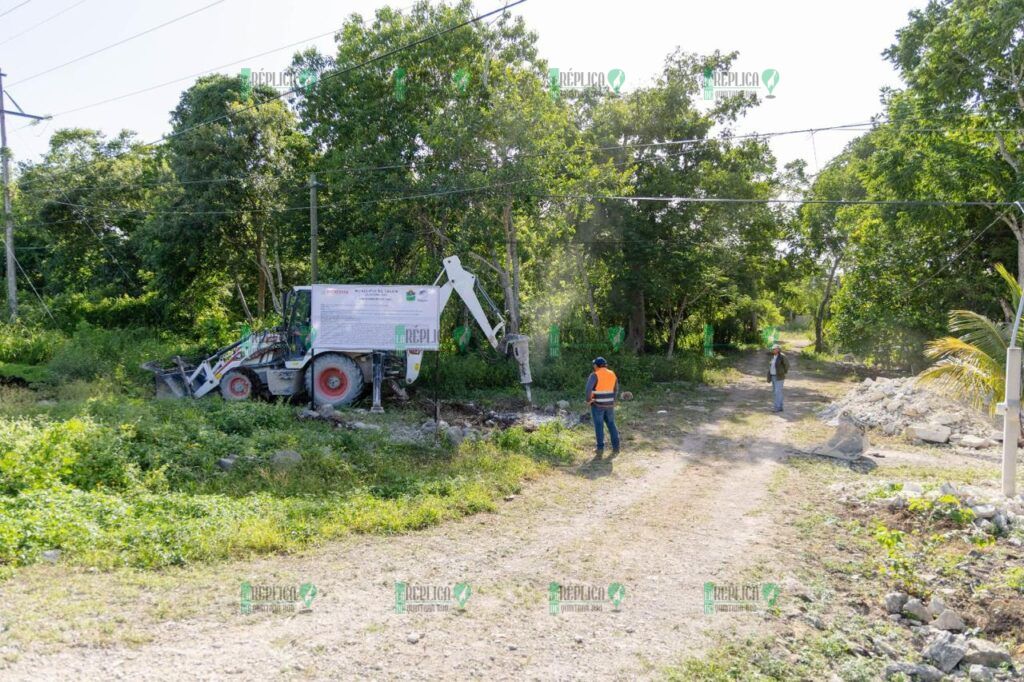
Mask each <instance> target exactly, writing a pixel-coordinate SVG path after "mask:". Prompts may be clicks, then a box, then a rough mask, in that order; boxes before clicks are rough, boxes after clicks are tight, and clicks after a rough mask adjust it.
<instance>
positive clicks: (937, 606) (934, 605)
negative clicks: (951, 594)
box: [928, 597, 946, 618]
mask: <svg viewBox="0 0 1024 682" xmlns="http://www.w3.org/2000/svg"><path fill="white" fill-rule="evenodd" d="M945 610H946V602H944V601H942V597H932V600H931V601H930V602H928V611H930V612H931V614H932V618H936V617H938V615H939V614H940V613H942V612H943V611H945Z"/></svg>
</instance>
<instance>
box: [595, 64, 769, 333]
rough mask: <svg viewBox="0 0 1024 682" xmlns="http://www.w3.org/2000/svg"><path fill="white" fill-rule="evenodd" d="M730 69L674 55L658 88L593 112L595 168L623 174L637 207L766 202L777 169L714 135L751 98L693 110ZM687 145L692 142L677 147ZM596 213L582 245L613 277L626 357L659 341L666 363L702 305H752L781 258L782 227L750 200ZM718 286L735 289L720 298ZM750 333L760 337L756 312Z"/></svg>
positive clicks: (756, 145)
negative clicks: (708, 78)
mask: <svg viewBox="0 0 1024 682" xmlns="http://www.w3.org/2000/svg"><path fill="white" fill-rule="evenodd" d="M734 59H735V54H730V55H722V54H719V53H715V54H713V55H710V56H707V57H702V56H699V55H694V54H688V53H684V52H682V51H676V52H675V53H673V54H672V55H670V56H669V57H668V58H667V59H666V62H665V67H664V70H663V72H662V74H661V76H660V78H659V79H658V81H657V83H656V84H655V85H654V86H652V87H649V88H641V89H638V90H636V91H634V92H632V93H630V94H629V95H628V96H627V97H625V98H623V99H622V100H617V99H612V100H608V101H607V102H605V103H602V104H601V105H599V106H598V107H596V108H595V109H594V111H593V113H592V114H591V119H592V120H591V121H590V122H589V123H588V126H589V128H590V132H591V137H592V138H593V139H594V140H595V144H596V146H598V147H601V148H606V149H607V150H608V151H606V152H603V155H602V156H601V157H599V158H602V159H603V160H607V161H611V162H612V163H614V164H615V165H616V166H617V167H621V168H626V169H628V170H629V171H630V173H631V177H630V179H631V185H632V191H633V193H635V194H636V195H637V196H644V197H647V196H683V197H696V196H711V197H721V196H725V197H735V198H746V199H754V200H757V199H767V198H769V197H770V196H772V194H773V192H774V188H775V182H776V178H775V174H774V171H775V162H774V159H773V158H772V157H771V154H770V152H769V151H768V149H767V147H766V145H764V144H763V143H761V142H757V141H754V140H746V141H744V142H742V143H734V142H733V141H730V139H729V135H728V131H726V132H725V133H724V134H723V135H722V137H721V138H715V137H712V136H711V130H712V128H713V127H714V126H715V125H716V124H722V125H726V124H728V123H729V122H731V121H734V120H735V119H736V118H737V117H738V116H739V115H740V114H741V113H742V112H743V111H744V110H745V109H747V108H749V107H750V106H752V105H753V104H754V103H755V100H754V98H753V97H751V96H748V95H740V96H736V97H731V98H727V99H725V100H722V101H721V102H719V103H717V104H716V105H715V106H714V107H712V108H711V109H710V110H708V111H702V110H699V109H698V108H697V106H696V105H695V102H694V100H696V98H697V96H698V94H699V93H700V92H701V84H702V80H701V76H702V74H703V73H704V70H705V69H714V70H717V69H723V70H727V69H728V68H729V66H730V65H731V63H732V61H733V60H734ZM690 139H692V140H695V142H693V143H683V144H673V143H675V142H676V141H679V140H690ZM665 143H668V144H665ZM596 211H597V212H596V215H595V216H594V218H593V219H592V220H591V221H590V222H589V224H588V225H587V234H585V235H584V239H585V243H587V244H588V245H589V251H590V255H591V257H592V258H593V259H595V260H600V261H603V262H604V263H606V264H607V266H608V270H609V272H610V276H611V279H612V282H611V286H610V288H609V299H610V300H609V301H608V305H609V306H610V308H611V310H612V311H613V312H614V313H615V314H616V316H617V317H619V319H624V320H625V321H626V327H627V336H626V346H627V348H629V349H630V350H633V351H635V352H643V351H644V349H645V348H646V346H647V344H648V342H649V341H657V342H658V343H659V344H667V345H668V350H667V352H668V353H671V352H672V347H674V345H675V342H676V339H677V335H678V330H679V326H680V324H682V322H683V320H685V319H686V317H687V316H688V315H689V314H691V313H692V312H694V311H695V310H696V309H697V307H696V306H697V305H698V304H704V303H709V302H712V301H718V300H720V299H721V297H722V295H723V294H726V293H728V292H729V291H731V292H732V293H733V295H738V292H740V291H742V292H743V293H745V294H748V295H750V296H752V297H753V298H754V299H756V298H758V297H759V296H760V291H759V287H760V286H761V284H762V283H763V277H764V274H765V271H766V270H765V268H766V267H767V266H766V263H770V262H771V261H773V260H774V259H775V256H776V250H775V239H776V238H777V237H778V236H779V226H780V224H779V220H778V217H779V216H778V215H777V214H775V213H773V212H772V210H771V209H769V208H768V207H766V206H765V205H764V204H761V203H757V202H756V201H755V202H753V203H749V204H729V205H723V204H707V203H700V202H660V201H610V202H601V203H599V204H598V206H597V209H596ZM725 276H727V277H728V279H729V281H731V282H734V283H736V284H737V288H735V289H732V290H729V289H728V288H723V287H722V286H721V284H722V281H723V277H725ZM652 320H653V321H654V323H655V324H654V329H653V330H652V329H651V326H652V325H651V324H650V323H651V321H652ZM747 324H750V325H753V326H755V327H756V324H757V322H756V320H755V319H754V315H753V313H751V316H750V318H749V319H748V320H747ZM652 331H653V333H650V332H652Z"/></svg>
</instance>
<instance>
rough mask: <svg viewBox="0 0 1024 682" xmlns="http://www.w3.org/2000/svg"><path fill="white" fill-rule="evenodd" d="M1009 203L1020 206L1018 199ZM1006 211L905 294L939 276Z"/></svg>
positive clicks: (1003, 215) (1001, 214)
mask: <svg viewBox="0 0 1024 682" xmlns="http://www.w3.org/2000/svg"><path fill="white" fill-rule="evenodd" d="M1011 205H1016V206H1020V202H1019V201H1015V202H1012V204H1011ZM1007 213H1008V211H1003V212H1002V213H1000V214H999V215H997V216H996V218H995V220H993V221H992V222H990V223H989V224H988V225H986V226H985V227H984V228H982V230H981V231H980V232H978V233H976V234H975V235H974V237H972V238H971V240H970V241H969V242H967V243H966V244H965V245H964V248H962V249H960V250H959V251H957V252H956V253H955V254H953V257H952V258H951V259H950V260H948V261H946V262H945V263H944V264H943V265H942V267H940V268H939V269H938V270H936V271H935V272H934V273H933V274H932V276H931V277H929V278H928V279H926V280H924V281H923V282H919V283H918V284H916V285H914V286H913V287H911V288H910V289H909V290H908V291H907V293H906V295H907V296H909V295H910V294H912V293H914V292H915V291H917V290H918V289H920V288H921V287H923V286H924V285H925V284H928V282H931V281H932V280H933V279H935V278H936V277H938V276H939V275H940V274H941V273H942V271H943V270H945V269H946V268H948V267H949V266H950V265H952V264H953V263H955V262H956V260H957V259H958V258H960V256H961V255H963V253H964V251H966V250H967V249H968V248H970V246H971V244H973V243H974V242H976V241H978V240H979V239H980V238H981V235H983V234H985V233H986V232H988V231H989V230H990V229H992V227H993V226H994V225H995V224H996V223H998V222H999V221H1000V220H1002V219H1003V218H1004V217H1005V216H1006V214H1007Z"/></svg>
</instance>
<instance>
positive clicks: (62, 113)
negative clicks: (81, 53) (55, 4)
mask: <svg viewBox="0 0 1024 682" xmlns="http://www.w3.org/2000/svg"><path fill="white" fill-rule="evenodd" d="M83 1H84V0H83ZM341 28H343V27H340V28H337V29H334V30H332V31H327V32H326V33H320V34H318V35H315V36H311V37H309V38H304V39H303V40H297V41H295V42H294V43H289V44H288V45H282V46H280V47H275V48H273V49H271V50H267V51H266V52H260V53H259V54H254V55H250V56H248V57H242V58H241V59H236V60H235V61H233V62H228V63H227V64H221V65H220V66H215V67H213V68H212V69H205V70H203V71H197V72H196V73H192V74H189V75H188V76H182V77H181V78H175V79H174V80H169V81H164V82H163V83H159V84H157V85H151V86H149V87H147V88H142V89H140V90H133V91H132V92H127V93H125V94H123V95H117V96H115V97H109V98H107V99H104V100H100V101H98V102H93V103H91V104H83V105H82V106H80V107H75V108H74V109H66V110H64V111H59V112H57V113H56V114H53V115H51V116H50V118H57V117H58V116H65V115H67V114H73V113H76V112H79V111H85V110H86V109H92V108H93V107H98V106H101V105H103V104H110V103H111V102H117V101H119V100H122V99H127V98H128V97H134V96H135V95H141V94H142V93H144V92H150V91H152V90H159V89H160V88H164V87H167V86H168V85H174V84H175V83H180V82H182V81H187V80H189V79H192V78H196V77H198V76H205V75H206V74H208V73H213V72H215V71H219V70H220V69H226V68H227V67H229V66H234V65H235V64H241V63H242V62H247V61H249V60H250V59H259V58H260V57H265V56H267V55H268V54H273V53H275V52H280V51H281V50H287V49H288V48H291V47H295V46H296V45H302V44H304V43H308V42H309V41H311V40H318V39H320V38H325V37H327V36H329V35H333V34H335V33H337V32H338V31H340V30H341Z"/></svg>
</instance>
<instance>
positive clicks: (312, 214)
mask: <svg viewBox="0 0 1024 682" xmlns="http://www.w3.org/2000/svg"><path fill="white" fill-rule="evenodd" d="M317 187H319V185H317V183H316V173H310V174H309V270H310V279H311V280H312V281H311V282H310V284H316V281H317V278H318V275H319V272H318V271H319V264H318V263H317V244H318V242H319V241H320V225H319V223H318V222H317V215H316V189H317Z"/></svg>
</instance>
